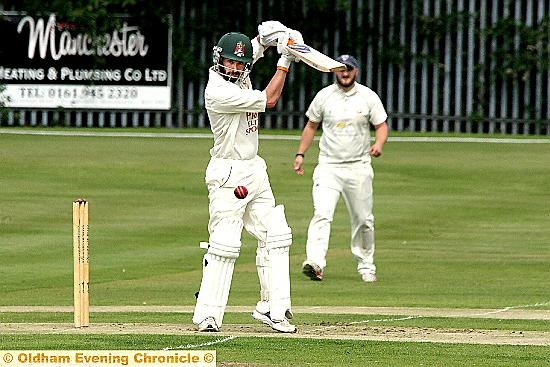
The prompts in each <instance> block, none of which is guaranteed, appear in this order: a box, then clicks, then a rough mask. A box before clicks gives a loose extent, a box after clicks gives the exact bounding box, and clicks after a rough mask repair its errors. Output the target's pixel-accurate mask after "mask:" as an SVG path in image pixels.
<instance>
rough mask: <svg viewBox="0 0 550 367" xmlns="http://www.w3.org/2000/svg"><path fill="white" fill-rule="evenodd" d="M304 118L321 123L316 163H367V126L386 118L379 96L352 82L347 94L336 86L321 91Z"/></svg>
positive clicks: (368, 160) (368, 135) (368, 144)
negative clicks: (352, 84)
mask: <svg viewBox="0 0 550 367" xmlns="http://www.w3.org/2000/svg"><path fill="white" fill-rule="evenodd" d="M306 116H307V117H308V118H309V120H311V121H313V122H318V123H322V124H323V126H322V128H323V134H322V135H321V140H320V142H319V163H349V162H358V161H366V162H370V160H371V157H370V154H369V153H368V150H369V147H370V129H369V126H370V124H373V125H379V124H381V123H383V122H385V121H386V120H387V118H388V115H387V113H386V110H385V109H384V106H383V104H382V101H381V100H380V97H378V95H377V94H376V93H375V92H374V91H373V90H371V89H370V88H368V87H366V86H364V85H362V84H359V83H357V82H356V83H355V86H354V87H353V88H352V89H350V90H349V91H347V92H344V91H342V90H341V89H340V88H339V87H338V85H337V84H336V83H334V84H332V85H329V86H328V87H325V88H323V89H321V90H320V91H319V92H318V93H317V95H316V96H315V98H314V99H313V101H312V102H311V104H310V106H309V108H308V110H307V112H306Z"/></svg>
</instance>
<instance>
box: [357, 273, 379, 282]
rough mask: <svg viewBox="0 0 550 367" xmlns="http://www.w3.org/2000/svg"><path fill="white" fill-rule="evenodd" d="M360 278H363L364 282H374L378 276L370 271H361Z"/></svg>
mask: <svg viewBox="0 0 550 367" xmlns="http://www.w3.org/2000/svg"><path fill="white" fill-rule="evenodd" d="M361 279H362V280H363V282H366V283H374V282H376V281H378V278H377V277H376V275H374V274H372V273H361Z"/></svg>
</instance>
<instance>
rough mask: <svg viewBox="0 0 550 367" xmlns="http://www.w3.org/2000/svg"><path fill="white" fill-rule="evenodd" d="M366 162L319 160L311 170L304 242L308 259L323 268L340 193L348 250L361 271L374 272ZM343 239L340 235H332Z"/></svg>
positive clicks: (371, 175)
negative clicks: (309, 208) (346, 216)
mask: <svg viewBox="0 0 550 367" xmlns="http://www.w3.org/2000/svg"><path fill="white" fill-rule="evenodd" d="M373 178H374V171H373V169H372V166H371V165H370V163H368V162H357V163H347V164H329V163H320V164H318V165H317V167H315V170H314V172H313V189H312V195H313V209H314V213H313V218H312V219H311V222H310V223H309V228H308V236H307V243H306V256H307V259H308V260H310V261H312V262H314V263H315V264H317V265H319V266H320V267H321V269H324V268H325V267H326V265H327V260H326V256H327V252H328V246H329V238H330V230H331V224H332V220H333V217H334V211H335V209H336V204H337V203H338V200H339V198H340V196H342V198H343V200H344V203H345V204H346V207H347V209H348V213H349V216H350V220H351V243H350V246H351V253H352V254H353V256H354V258H355V259H356V260H357V270H358V271H359V272H360V273H363V272H367V273H372V274H375V272H376V266H375V265H374V215H373V213H372V207H373V191H372V180H373ZM335 240H336V241H342V239H341V238H335Z"/></svg>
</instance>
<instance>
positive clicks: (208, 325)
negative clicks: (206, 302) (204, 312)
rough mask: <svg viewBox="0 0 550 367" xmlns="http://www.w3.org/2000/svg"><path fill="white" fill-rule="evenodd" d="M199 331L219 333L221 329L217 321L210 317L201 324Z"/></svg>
mask: <svg viewBox="0 0 550 367" xmlns="http://www.w3.org/2000/svg"><path fill="white" fill-rule="evenodd" d="M199 331H204V332H218V331H220V328H219V327H218V324H216V320H215V319H214V318H213V317H212V316H208V317H207V318H205V319H204V320H202V321H201V323H200V324H199Z"/></svg>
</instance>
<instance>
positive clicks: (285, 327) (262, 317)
mask: <svg viewBox="0 0 550 367" xmlns="http://www.w3.org/2000/svg"><path fill="white" fill-rule="evenodd" d="M289 316H290V317H289ZM252 317H254V318H255V319H256V320H258V321H261V322H263V323H264V324H266V325H269V326H271V328H272V329H273V330H277V331H278V332H281V333H295V332H296V331H298V329H296V326H294V325H292V324H291V323H290V322H288V319H289V318H292V312H291V311H290V310H287V311H286V312H285V319H284V320H283V321H276V320H272V319H271V315H270V313H269V311H268V312H266V313H261V312H260V311H258V310H254V311H253V312H252Z"/></svg>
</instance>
